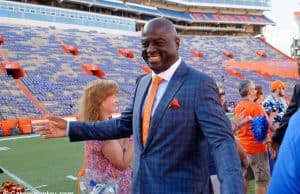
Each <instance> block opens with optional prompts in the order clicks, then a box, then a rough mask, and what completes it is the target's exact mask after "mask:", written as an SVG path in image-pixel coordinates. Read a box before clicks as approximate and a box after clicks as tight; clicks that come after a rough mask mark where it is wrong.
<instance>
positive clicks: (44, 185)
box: [35, 185, 48, 189]
mask: <svg viewBox="0 0 300 194" xmlns="http://www.w3.org/2000/svg"><path fill="white" fill-rule="evenodd" d="M42 187H48V185H40V186H37V187H35V188H36V189H38V188H42Z"/></svg>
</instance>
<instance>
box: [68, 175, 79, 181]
mask: <svg viewBox="0 0 300 194" xmlns="http://www.w3.org/2000/svg"><path fill="white" fill-rule="evenodd" d="M66 177H67V178H68V179H71V180H73V181H76V180H77V177H76V176H73V175H68V176H66Z"/></svg>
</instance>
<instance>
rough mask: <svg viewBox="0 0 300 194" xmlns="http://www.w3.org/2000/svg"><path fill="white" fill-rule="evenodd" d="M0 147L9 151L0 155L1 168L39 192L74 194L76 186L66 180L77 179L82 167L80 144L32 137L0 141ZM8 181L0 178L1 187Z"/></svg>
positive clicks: (65, 139) (1, 152)
mask: <svg viewBox="0 0 300 194" xmlns="http://www.w3.org/2000/svg"><path fill="white" fill-rule="evenodd" d="M1 147H8V148H9V149H8V150H6V151H0V166H1V167H2V168H3V169H4V170H6V171H8V172H9V173H11V174H12V175H14V176H17V177H18V178H20V179H21V180H23V181H25V182H26V183H28V184H29V185H31V186H32V187H34V188H35V187H38V188H37V190H38V191H49V192H50V191H51V192H62V191H63V192H74V193H76V184H77V182H76V181H74V180H71V179H69V178H67V177H66V176H68V175H73V176H76V174H77V171H78V169H79V168H80V166H81V164H82V159H83V144H82V142H81V143H69V140H68V139H67V138H64V139H52V140H45V139H41V138H40V137H34V138H28V139H16V140H7V141H0V148H1ZM7 180H9V181H12V178H10V177H9V176H8V175H6V174H4V173H2V174H0V183H2V182H4V181H7ZM14 182H17V181H14Z"/></svg>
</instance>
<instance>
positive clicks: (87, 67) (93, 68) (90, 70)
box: [82, 64, 105, 78]
mask: <svg viewBox="0 0 300 194" xmlns="http://www.w3.org/2000/svg"><path fill="white" fill-rule="evenodd" d="M82 70H83V71H84V72H85V73H86V74H87V75H94V76H97V77H99V78H103V77H104V76H105V73H104V71H102V69H100V68H99V67H98V66H97V65H95V64H83V65H82Z"/></svg>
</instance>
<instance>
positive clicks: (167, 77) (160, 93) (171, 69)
mask: <svg viewBox="0 0 300 194" xmlns="http://www.w3.org/2000/svg"><path fill="white" fill-rule="evenodd" d="M180 63H181V58H180V57H179V59H178V60H177V61H176V62H175V63H174V64H173V65H171V66H170V67H169V69H167V70H166V71H163V72H161V73H159V74H155V73H154V72H153V71H152V77H153V76H154V75H157V76H159V77H161V78H162V79H163V82H162V83H161V84H159V86H158V89H157V92H156V96H155V99H154V104H153V107H152V112H151V115H153V113H154V111H155V109H156V107H157V105H158V104H159V102H160V100H161V98H162V96H163V95H164V93H165V91H166V89H167V87H168V84H169V81H170V80H171V78H172V76H173V74H174V73H175V71H176V69H177V68H178V67H179V65H180ZM150 88H151V86H150V87H149V89H148V93H147V96H146V99H145V101H144V105H143V112H144V108H145V102H146V101H147V99H148V96H149V93H150Z"/></svg>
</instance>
